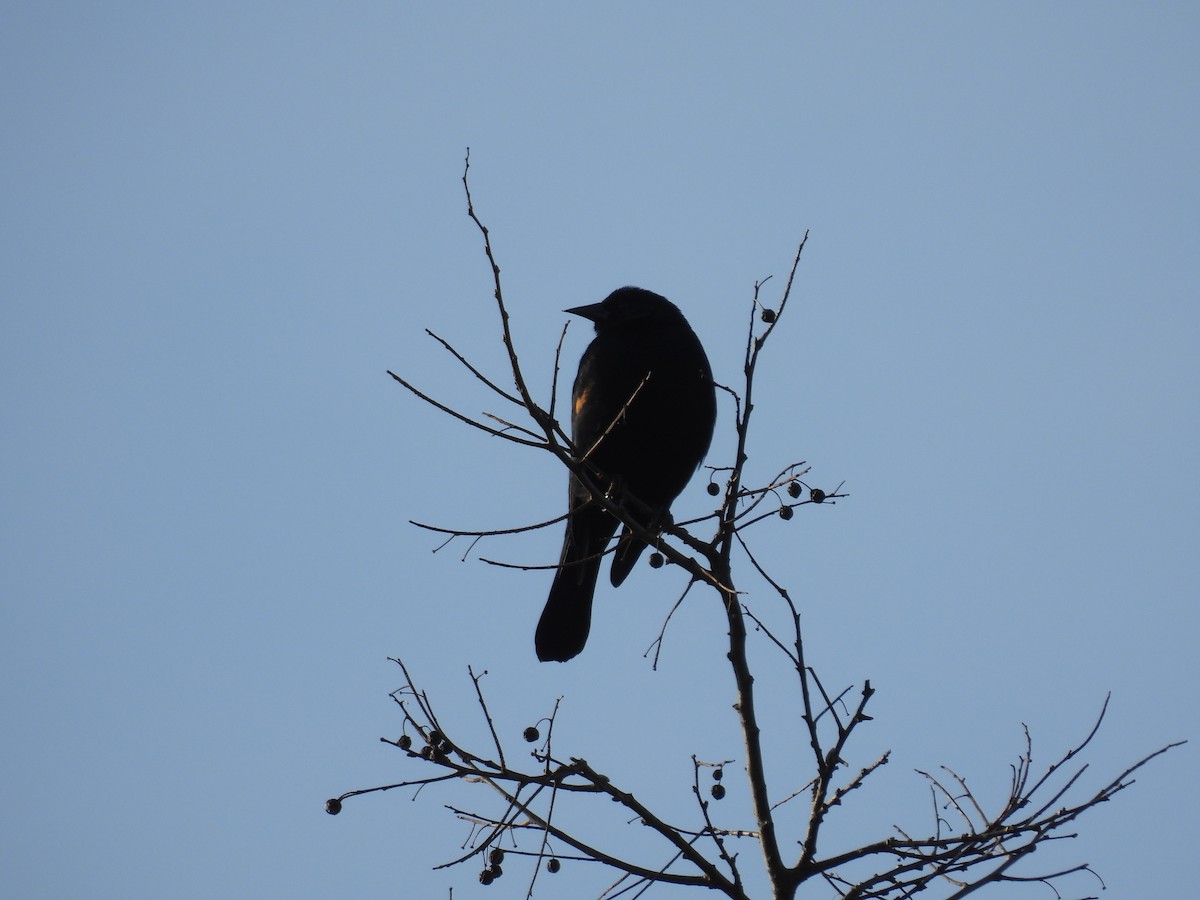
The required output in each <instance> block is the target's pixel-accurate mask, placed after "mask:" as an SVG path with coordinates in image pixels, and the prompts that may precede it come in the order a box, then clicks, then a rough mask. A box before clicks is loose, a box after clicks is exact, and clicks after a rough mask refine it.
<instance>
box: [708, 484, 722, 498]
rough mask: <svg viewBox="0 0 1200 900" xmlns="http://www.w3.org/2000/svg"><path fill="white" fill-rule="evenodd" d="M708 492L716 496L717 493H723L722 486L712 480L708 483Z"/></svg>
mask: <svg viewBox="0 0 1200 900" xmlns="http://www.w3.org/2000/svg"><path fill="white" fill-rule="evenodd" d="M708 493H709V494H710V495H712V496H713V497H715V496H717V494H719V493H721V488H720V486H719V485H718V484H717V483H716V482H715V481H710V482H709V483H708Z"/></svg>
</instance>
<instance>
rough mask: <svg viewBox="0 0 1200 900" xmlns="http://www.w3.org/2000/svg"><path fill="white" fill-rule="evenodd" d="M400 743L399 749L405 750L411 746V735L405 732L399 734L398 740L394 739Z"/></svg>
mask: <svg viewBox="0 0 1200 900" xmlns="http://www.w3.org/2000/svg"><path fill="white" fill-rule="evenodd" d="M396 743H397V744H399V745H400V749H401V750H407V749H408V748H409V747H411V746H412V737H411V736H410V735H407V734H402V735H400V740H398V741H396Z"/></svg>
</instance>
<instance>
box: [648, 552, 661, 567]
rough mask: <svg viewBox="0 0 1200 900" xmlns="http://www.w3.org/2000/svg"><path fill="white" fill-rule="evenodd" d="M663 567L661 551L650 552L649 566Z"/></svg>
mask: <svg viewBox="0 0 1200 900" xmlns="http://www.w3.org/2000/svg"><path fill="white" fill-rule="evenodd" d="M662 567H663V555H662V554H661V553H651V554H650V568H652V569H661V568H662Z"/></svg>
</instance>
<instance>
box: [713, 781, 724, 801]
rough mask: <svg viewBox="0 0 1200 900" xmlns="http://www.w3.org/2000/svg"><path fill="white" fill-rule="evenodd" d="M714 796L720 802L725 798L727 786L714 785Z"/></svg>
mask: <svg viewBox="0 0 1200 900" xmlns="http://www.w3.org/2000/svg"><path fill="white" fill-rule="evenodd" d="M712 796H713V799H714V800H720V799H722V798H723V797H724V796H725V785H723V784H714V785H713V786H712Z"/></svg>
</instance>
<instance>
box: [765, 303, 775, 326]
mask: <svg viewBox="0 0 1200 900" xmlns="http://www.w3.org/2000/svg"><path fill="white" fill-rule="evenodd" d="M762 320H763V321H764V322H766V323H767V324H768V325H770V324H771V323H772V322H774V321H775V310H773V309H767V308H766V307H765V306H764V307H763V311H762Z"/></svg>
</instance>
